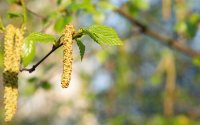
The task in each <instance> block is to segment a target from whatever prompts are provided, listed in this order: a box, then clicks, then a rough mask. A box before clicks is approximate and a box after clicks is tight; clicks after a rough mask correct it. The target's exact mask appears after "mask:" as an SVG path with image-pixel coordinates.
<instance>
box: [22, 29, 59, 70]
mask: <svg viewBox="0 0 200 125" xmlns="http://www.w3.org/2000/svg"><path fill="white" fill-rule="evenodd" d="M36 42H43V43H49V42H55V37H54V36H52V35H49V34H45V33H40V32H33V33H31V34H29V35H28V36H27V37H26V38H25V39H24V44H23V46H22V61H23V62H22V63H23V65H24V67H26V66H27V65H28V64H29V63H30V62H31V61H32V60H33V59H34V57H35V43H36Z"/></svg>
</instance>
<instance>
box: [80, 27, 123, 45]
mask: <svg viewBox="0 0 200 125" xmlns="http://www.w3.org/2000/svg"><path fill="white" fill-rule="evenodd" d="M83 32H84V33H86V34H87V35H89V36H90V37H91V38H92V39H93V40H95V41H96V42H97V43H99V44H100V45H104V44H105V45H109V46H113V45H122V44H123V43H122V41H121V40H120V38H119V37H118V35H117V33H116V32H115V30H114V29H112V28H110V27H107V26H104V25H92V26H90V27H89V28H86V29H83Z"/></svg>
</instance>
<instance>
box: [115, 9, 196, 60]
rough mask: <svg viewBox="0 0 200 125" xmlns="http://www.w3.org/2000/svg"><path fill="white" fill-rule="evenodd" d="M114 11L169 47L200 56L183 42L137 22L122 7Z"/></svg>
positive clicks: (188, 54) (193, 55) (191, 55)
mask: <svg viewBox="0 0 200 125" xmlns="http://www.w3.org/2000/svg"><path fill="white" fill-rule="evenodd" d="M115 12H117V13H119V14H120V15H121V16H123V17H125V18H126V19H128V20H129V21H130V22H131V23H132V25H136V26H138V27H139V28H140V29H141V32H142V33H144V34H146V35H148V36H150V37H152V38H154V39H157V40H158V41H159V42H161V43H163V44H165V45H168V46H169V47H172V48H174V49H176V50H178V51H180V52H182V53H184V54H185V55H187V56H190V57H199V58H200V52H197V51H195V50H193V49H191V48H189V47H187V46H184V45H183V44H181V43H180V42H178V40H176V39H173V38H170V37H165V36H163V35H161V34H159V33H158V32H155V31H153V30H151V29H149V28H148V26H146V25H144V24H142V23H141V22H139V21H138V20H136V19H134V18H133V17H132V16H131V15H129V14H127V13H126V12H124V11H123V10H122V9H116V10H115Z"/></svg>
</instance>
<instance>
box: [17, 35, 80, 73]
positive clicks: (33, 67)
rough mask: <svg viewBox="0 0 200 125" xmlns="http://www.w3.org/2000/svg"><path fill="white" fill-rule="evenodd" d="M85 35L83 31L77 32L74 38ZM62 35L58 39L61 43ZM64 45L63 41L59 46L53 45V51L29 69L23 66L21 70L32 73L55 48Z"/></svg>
mask: <svg viewBox="0 0 200 125" xmlns="http://www.w3.org/2000/svg"><path fill="white" fill-rule="evenodd" d="M82 35H83V33H82V32H79V33H75V34H74V35H73V39H77V38H80V37H81V36H82ZM61 38H62V36H61V37H60V38H59V39H58V41H57V42H58V43H60V40H61ZM62 45H63V43H61V44H59V45H57V46H53V47H52V49H51V51H49V52H48V53H47V54H46V55H45V56H44V57H43V58H42V59H41V60H40V61H39V62H37V63H36V64H35V65H33V66H32V67H31V68H29V69H27V68H23V69H21V70H20V72H23V71H28V72H29V73H32V72H33V71H35V69H36V68H37V67H38V66H39V65H40V64H41V63H42V62H43V61H44V60H45V59H46V58H47V57H49V56H50V55H51V54H52V53H53V52H54V51H55V50H57V49H58V48H60V47H61V46H62Z"/></svg>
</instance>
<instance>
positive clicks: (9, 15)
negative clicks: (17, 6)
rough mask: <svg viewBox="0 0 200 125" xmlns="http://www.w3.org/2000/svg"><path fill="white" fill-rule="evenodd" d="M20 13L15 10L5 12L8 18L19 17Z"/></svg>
mask: <svg viewBox="0 0 200 125" xmlns="http://www.w3.org/2000/svg"><path fill="white" fill-rule="evenodd" d="M21 16H22V14H21V13H17V12H8V13H7V17H9V18H16V17H21Z"/></svg>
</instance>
